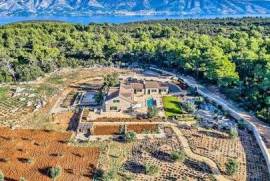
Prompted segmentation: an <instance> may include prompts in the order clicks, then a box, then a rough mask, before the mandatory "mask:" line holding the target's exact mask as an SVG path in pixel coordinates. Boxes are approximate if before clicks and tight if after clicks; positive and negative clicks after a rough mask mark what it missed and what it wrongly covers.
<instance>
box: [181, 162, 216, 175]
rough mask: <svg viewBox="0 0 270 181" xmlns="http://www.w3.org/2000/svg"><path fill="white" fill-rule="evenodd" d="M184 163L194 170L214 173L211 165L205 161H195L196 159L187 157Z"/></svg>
mask: <svg viewBox="0 0 270 181" xmlns="http://www.w3.org/2000/svg"><path fill="white" fill-rule="evenodd" d="M184 164H185V165H186V166H187V167H188V168H191V169H192V170H196V171H198V172H203V173H207V174H211V173H212V171H211V169H210V168H209V166H208V165H206V164H205V163H203V162H198V161H194V160H191V159H186V160H185V161H184Z"/></svg>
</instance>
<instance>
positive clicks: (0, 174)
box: [0, 170, 5, 181]
mask: <svg viewBox="0 0 270 181" xmlns="http://www.w3.org/2000/svg"><path fill="white" fill-rule="evenodd" d="M4 180H5V176H4V174H3V172H2V171H1V170H0V181H4Z"/></svg>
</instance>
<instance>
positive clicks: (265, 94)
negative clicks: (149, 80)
mask: <svg viewBox="0 0 270 181" xmlns="http://www.w3.org/2000/svg"><path fill="white" fill-rule="evenodd" d="M269 24H270V19H259V18H257V19H255V18H254V19H253V18H245V19H241V20H233V19H221V20H220V19H217V20H190V21H189V20H184V21H176V20H172V21H160V22H142V23H131V24H121V25H111V24H99V25H97V24H91V25H89V26H82V25H72V24H65V23H56V22H42V23H41V22H40V23H36V22H28V23H20V24H12V25H6V26H2V27H0V82H12V81H29V80H33V79H35V78H36V77H38V76H41V75H43V74H44V73H47V72H52V71H54V70H56V69H58V68H61V67H66V66H71V67H74V66H78V65H83V66H88V65H93V64H96V63H98V64H104V65H109V64H111V63H119V62H120V61H121V62H126V63H131V62H140V63H153V64H158V65H160V66H166V67H168V68H175V69H177V70H179V71H182V72H185V73H189V74H193V75H194V76H196V77H199V78H200V79H204V80H205V81H207V82H208V83H213V84H216V85H218V86H219V87H220V88H221V90H222V91H224V92H225V93H227V94H228V95H230V96H231V97H232V98H233V99H235V100H237V101H238V102H242V103H243V106H244V107H245V108H247V109H250V110H252V111H254V112H256V113H257V115H258V116H259V117H260V118H262V119H264V120H268V121H269V120H270V38H269V36H268V35H269V32H270V26H269Z"/></svg>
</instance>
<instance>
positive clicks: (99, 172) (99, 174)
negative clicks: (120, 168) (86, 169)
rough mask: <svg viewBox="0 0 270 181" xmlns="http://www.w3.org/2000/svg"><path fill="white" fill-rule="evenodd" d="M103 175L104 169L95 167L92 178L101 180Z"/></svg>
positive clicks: (97, 180)
mask: <svg viewBox="0 0 270 181" xmlns="http://www.w3.org/2000/svg"><path fill="white" fill-rule="evenodd" d="M103 177H104V170H102V169H96V170H95V173H94V180H96V181H99V180H103Z"/></svg>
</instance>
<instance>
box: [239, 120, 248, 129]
mask: <svg viewBox="0 0 270 181" xmlns="http://www.w3.org/2000/svg"><path fill="white" fill-rule="evenodd" d="M246 127H247V123H246V122H245V121H244V120H243V119H242V120H240V121H238V128H239V129H245V128H246Z"/></svg>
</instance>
